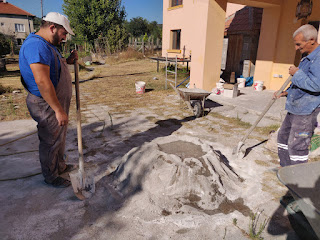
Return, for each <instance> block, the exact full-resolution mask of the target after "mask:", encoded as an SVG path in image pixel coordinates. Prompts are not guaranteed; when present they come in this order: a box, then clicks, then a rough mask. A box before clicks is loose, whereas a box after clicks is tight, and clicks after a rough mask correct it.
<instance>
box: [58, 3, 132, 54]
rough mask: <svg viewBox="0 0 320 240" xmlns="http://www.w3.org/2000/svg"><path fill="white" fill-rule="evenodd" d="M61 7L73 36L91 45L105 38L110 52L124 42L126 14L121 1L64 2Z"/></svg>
mask: <svg viewBox="0 0 320 240" xmlns="http://www.w3.org/2000/svg"><path fill="white" fill-rule="evenodd" d="M62 7H63V11H64V13H65V14H66V15H67V16H68V18H69V20H70V24H71V27H72V28H73V29H74V32H75V34H76V35H77V36H78V37H80V38H84V39H86V40H87V41H89V43H90V44H91V45H94V41H95V39H97V38H99V37H100V38H101V37H106V38H107V39H108V43H109V46H110V48H111V49H110V50H111V51H112V50H114V49H115V48H116V47H117V46H118V45H119V42H124V40H125V38H126V31H125V28H124V21H125V17H126V12H125V9H124V6H122V5H121V0H64V4H63V5H62Z"/></svg>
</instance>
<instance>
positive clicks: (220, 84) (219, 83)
mask: <svg viewBox="0 0 320 240" xmlns="http://www.w3.org/2000/svg"><path fill="white" fill-rule="evenodd" d="M223 84H224V83H221V82H217V83H216V86H217V89H220V90H223Z"/></svg>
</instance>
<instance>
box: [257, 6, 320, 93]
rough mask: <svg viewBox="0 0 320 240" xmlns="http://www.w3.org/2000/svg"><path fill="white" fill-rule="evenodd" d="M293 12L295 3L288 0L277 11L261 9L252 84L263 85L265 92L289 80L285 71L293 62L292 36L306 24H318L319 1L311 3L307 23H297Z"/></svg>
mask: <svg viewBox="0 0 320 240" xmlns="http://www.w3.org/2000/svg"><path fill="white" fill-rule="evenodd" d="M295 12H296V3H295V4H293V3H292V1H290V0H283V2H282V5H281V6H279V7H267V8H264V14H263V19H262V25H261V34H260V41H259V48H258V56H257V59H258V60H257V64H256V71H255V75H254V80H259V81H264V85H265V86H266V88H267V89H272V90H277V89H279V88H280V87H281V86H282V84H283V83H284V82H285V80H286V79H287V78H288V77H289V74H288V69H289V67H290V66H291V65H293V64H294V63H295V59H296V51H295V47H294V43H293V40H292V35H293V33H294V31H295V30H296V29H297V28H299V27H300V26H301V25H303V24H305V23H306V22H307V21H320V1H313V11H312V15H311V16H310V17H309V18H308V19H307V21H305V20H296V18H295ZM297 54H298V56H297V58H299V53H297ZM297 64H298V63H296V65H297ZM279 75H280V76H282V77H278V76H279Z"/></svg>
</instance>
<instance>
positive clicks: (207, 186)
mask: <svg viewBox="0 0 320 240" xmlns="http://www.w3.org/2000/svg"><path fill="white" fill-rule="evenodd" d="M179 138H180V139H179ZM179 138H178V140H177V137H175V138H171V137H169V138H163V139H160V140H158V139H157V141H156V142H151V143H147V144H144V145H143V146H142V147H140V148H134V149H132V150H131V151H130V152H128V153H127V154H126V156H125V157H124V158H123V162H122V164H121V165H120V166H119V167H118V169H117V171H116V172H115V173H114V182H113V185H114V186H115V187H116V190H117V191H118V192H119V193H121V195H122V196H124V197H125V198H126V199H128V197H130V196H134V195H140V197H139V198H138V199H139V201H140V202H144V205H145V206H144V207H146V204H147V205H148V204H150V205H152V206H150V208H154V207H156V209H158V211H161V212H162V215H164V216H168V215H172V214H201V213H202V214H203V213H205V214H208V215H214V214H217V213H224V214H228V213H230V212H233V211H235V210H238V211H239V212H241V213H242V214H243V215H245V216H248V214H249V212H250V209H249V208H248V207H247V206H245V205H244V203H243V200H242V199H241V198H239V195H241V194H239V193H240V191H241V188H242V179H241V177H239V176H238V175H237V173H236V172H235V171H234V170H233V169H232V167H231V166H230V165H229V163H228V160H227V158H226V157H225V156H224V155H223V154H222V153H221V152H220V151H217V150H215V149H214V148H213V146H211V145H210V144H209V143H206V142H204V141H201V140H199V139H198V138H191V137H188V136H183V137H179ZM146 200H147V201H146ZM137 201H138V200H137ZM140 204H141V203H140Z"/></svg>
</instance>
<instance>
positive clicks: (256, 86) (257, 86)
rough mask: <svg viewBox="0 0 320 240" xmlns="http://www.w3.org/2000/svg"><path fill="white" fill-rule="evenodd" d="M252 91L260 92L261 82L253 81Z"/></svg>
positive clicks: (261, 88)
mask: <svg viewBox="0 0 320 240" xmlns="http://www.w3.org/2000/svg"><path fill="white" fill-rule="evenodd" d="M253 89H254V90H255V91H258V92H261V91H262V90H263V81H254V83H253Z"/></svg>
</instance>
